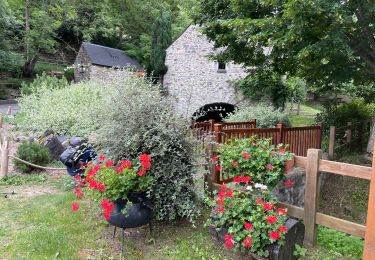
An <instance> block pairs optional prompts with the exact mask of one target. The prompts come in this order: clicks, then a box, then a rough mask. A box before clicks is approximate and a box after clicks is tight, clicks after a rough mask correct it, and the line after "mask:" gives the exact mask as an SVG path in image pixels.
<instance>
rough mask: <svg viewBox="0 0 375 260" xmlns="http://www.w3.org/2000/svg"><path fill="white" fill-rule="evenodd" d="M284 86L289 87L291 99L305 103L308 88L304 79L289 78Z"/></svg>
mask: <svg viewBox="0 0 375 260" xmlns="http://www.w3.org/2000/svg"><path fill="white" fill-rule="evenodd" d="M284 84H285V85H286V86H287V87H288V89H289V92H290V94H291V97H292V98H293V99H294V101H295V102H303V101H305V98H306V90H307V86H306V82H305V81H304V80H303V79H301V78H297V77H290V78H287V80H286V81H285V82H284Z"/></svg>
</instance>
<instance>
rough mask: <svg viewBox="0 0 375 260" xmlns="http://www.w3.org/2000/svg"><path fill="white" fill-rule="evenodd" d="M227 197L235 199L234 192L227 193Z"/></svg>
mask: <svg viewBox="0 0 375 260" xmlns="http://www.w3.org/2000/svg"><path fill="white" fill-rule="evenodd" d="M227 197H229V198H232V197H233V191H232V190H228V191H227Z"/></svg>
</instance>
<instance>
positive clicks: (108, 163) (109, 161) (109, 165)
mask: <svg viewBox="0 0 375 260" xmlns="http://www.w3.org/2000/svg"><path fill="white" fill-rule="evenodd" d="M113 165H115V162H114V161H113V160H108V161H106V162H105V167H107V168H110V167H112V166H113Z"/></svg>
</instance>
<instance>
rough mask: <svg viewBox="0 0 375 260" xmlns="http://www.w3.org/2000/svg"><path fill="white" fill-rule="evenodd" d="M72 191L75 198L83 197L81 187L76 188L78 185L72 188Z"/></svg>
mask: <svg viewBox="0 0 375 260" xmlns="http://www.w3.org/2000/svg"><path fill="white" fill-rule="evenodd" d="M74 192H75V194H76V196H77V198H79V199H82V198H83V192H82V190H81V188H78V187H77V188H75V189H74Z"/></svg>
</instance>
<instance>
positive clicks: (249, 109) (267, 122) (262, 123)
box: [224, 103, 290, 128]
mask: <svg viewBox="0 0 375 260" xmlns="http://www.w3.org/2000/svg"><path fill="white" fill-rule="evenodd" d="M253 119H256V120H257V127H259V128H270V127H275V126H276V125H277V124H278V123H282V124H284V125H285V126H290V122H289V119H288V114H287V113H285V112H282V111H281V110H280V109H274V108H273V107H272V106H270V105H268V104H266V103H259V104H257V105H255V106H245V107H240V108H239V109H237V110H236V111H235V112H234V113H232V114H230V115H229V116H228V117H227V118H225V119H224V120H225V121H226V122H245V121H250V120H253Z"/></svg>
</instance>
